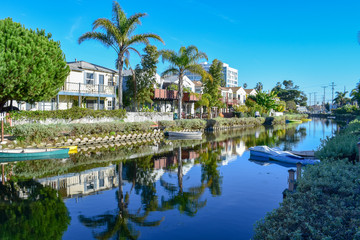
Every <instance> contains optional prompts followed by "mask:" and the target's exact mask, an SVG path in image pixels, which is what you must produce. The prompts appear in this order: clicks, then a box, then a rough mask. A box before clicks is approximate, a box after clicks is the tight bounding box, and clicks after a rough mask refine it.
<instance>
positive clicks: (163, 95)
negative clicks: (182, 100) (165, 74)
mask: <svg viewBox="0 0 360 240" xmlns="http://www.w3.org/2000/svg"><path fill="white" fill-rule="evenodd" d="M153 99H162V100H176V99H177V91H171V90H167V89H157V88H156V89H154V96H153Z"/></svg>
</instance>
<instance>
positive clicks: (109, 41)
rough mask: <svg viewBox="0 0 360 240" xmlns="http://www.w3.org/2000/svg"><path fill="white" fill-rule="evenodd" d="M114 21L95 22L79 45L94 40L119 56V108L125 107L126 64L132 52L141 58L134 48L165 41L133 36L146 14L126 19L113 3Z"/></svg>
mask: <svg viewBox="0 0 360 240" xmlns="http://www.w3.org/2000/svg"><path fill="white" fill-rule="evenodd" d="M112 14H113V19H112V20H109V19H107V18H99V19H96V20H95V21H94V22H93V29H92V31H91V32H87V33H84V34H83V35H81V36H80V37H79V40H78V42H79V44H80V43H82V42H83V41H85V40H89V39H94V40H98V41H99V42H101V43H102V44H103V45H105V46H106V47H111V48H113V49H114V50H115V52H116V54H117V59H116V61H115V65H116V68H117V69H118V71H119V82H118V84H119V86H118V98H119V106H117V105H116V108H118V107H119V108H122V107H123V100H122V90H123V86H122V77H121V76H122V70H123V67H124V64H125V65H126V66H128V65H129V57H130V52H131V51H132V52H135V53H137V54H138V55H139V56H140V53H139V51H138V50H136V49H135V48H134V47H133V46H134V45H135V44H138V43H145V44H149V39H155V40H158V41H160V42H162V43H164V41H163V40H162V39H161V37H160V36H158V35H156V34H153V33H143V34H136V35H133V32H134V30H135V29H136V27H137V26H138V25H140V24H141V21H140V18H142V17H144V16H146V13H136V14H134V15H132V16H130V17H129V18H127V17H126V14H125V12H124V11H123V9H122V8H121V7H120V5H119V3H117V2H114V3H113V9H112ZM97 29H101V30H103V32H98V31H95V30H97Z"/></svg>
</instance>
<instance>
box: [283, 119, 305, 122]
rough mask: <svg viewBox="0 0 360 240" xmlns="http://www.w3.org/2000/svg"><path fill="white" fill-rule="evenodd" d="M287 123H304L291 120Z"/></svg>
mask: <svg viewBox="0 0 360 240" xmlns="http://www.w3.org/2000/svg"><path fill="white" fill-rule="evenodd" d="M286 123H302V121H301V120H289V119H287V120H286Z"/></svg>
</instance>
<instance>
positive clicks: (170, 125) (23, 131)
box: [7, 109, 307, 145]
mask: <svg viewBox="0 0 360 240" xmlns="http://www.w3.org/2000/svg"><path fill="white" fill-rule="evenodd" d="M56 112H57V114H56V115H54V116H55V117H54V116H52V119H56V117H59V118H64V119H80V118H86V117H88V118H96V117H99V118H100V117H104V116H108V117H111V116H118V117H119V118H120V117H121V116H122V114H123V112H122V111H119V110H115V113H109V114H108V112H111V111H93V110H84V111H83V112H77V111H75V110H71V109H70V110H59V111H56ZM102 112H103V113H102ZM87 113H89V114H87ZM13 116H14V117H16V119H28V120H34V121H37V120H46V119H48V118H50V117H49V116H48V115H47V113H46V111H35V112H32V113H31V114H28V113H26V114H24V115H16V114H15V115H11V117H13ZM124 117H125V115H124V116H123V117H122V118H124ZM302 118H307V115H306V114H291V115H284V116H278V117H268V118H266V119H265V118H262V117H259V118H253V117H246V118H220V117H218V118H213V119H182V120H175V121H159V122H158V123H157V125H156V123H154V122H151V121H148V122H123V121H114V122H103V123H92V124H87V123H72V124H41V123H29V124H22V125H16V126H14V127H12V128H10V129H8V130H7V131H8V132H9V133H10V134H12V135H13V136H15V137H16V139H17V140H18V141H19V142H20V144H23V145H26V144H31V143H40V142H46V143H50V144H55V143H56V142H60V141H66V139H68V138H72V137H75V138H77V137H83V136H84V137H85V136H86V137H89V136H101V137H104V136H114V135H117V134H118V135H119V134H129V133H137V134H139V133H145V132H150V131H152V130H153V129H154V128H159V129H161V130H163V131H180V130H185V131H194V130H197V131H199V130H200V131H204V130H210V131H212V130H217V129H230V128H243V127H255V126H261V125H263V124H266V125H277V124H285V121H286V120H287V119H289V120H291V119H299V120H300V119H302Z"/></svg>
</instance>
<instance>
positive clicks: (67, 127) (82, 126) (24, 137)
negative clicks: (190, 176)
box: [12, 121, 154, 142]
mask: <svg viewBox="0 0 360 240" xmlns="http://www.w3.org/2000/svg"><path fill="white" fill-rule="evenodd" d="M153 124H154V123H153V122H120V121H119V122H108V123H93V124H86V123H76V124H49V125H43V124H39V123H31V124H23V125H16V126H14V127H13V128H12V134H13V135H14V136H16V137H17V139H18V140H21V141H25V142H33V141H34V142H40V141H46V140H53V139H54V138H55V137H62V136H64V135H70V136H79V135H89V134H110V133H113V134H116V133H127V132H146V131H149V130H151V125H153Z"/></svg>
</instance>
